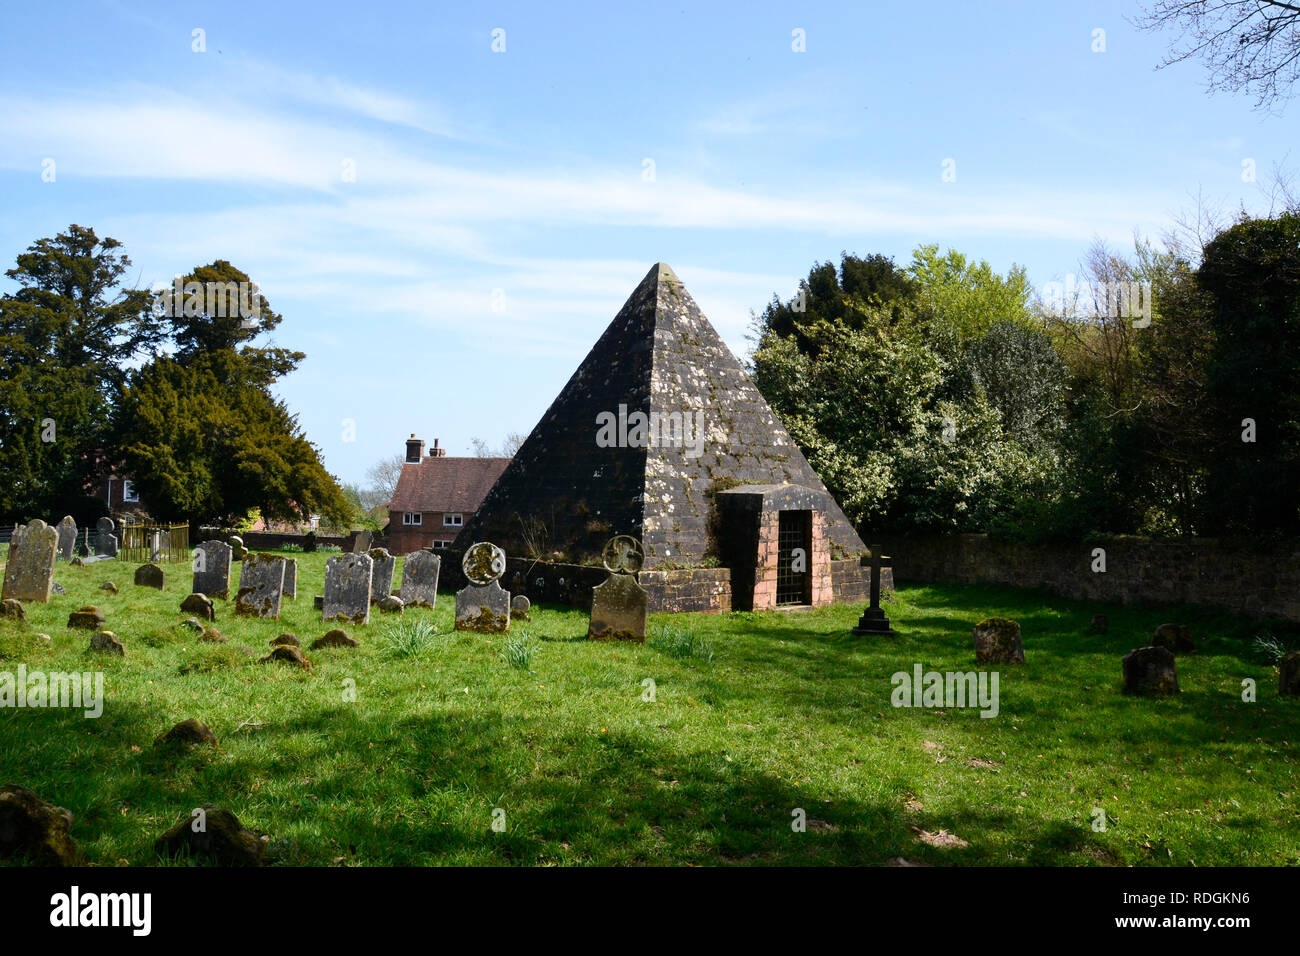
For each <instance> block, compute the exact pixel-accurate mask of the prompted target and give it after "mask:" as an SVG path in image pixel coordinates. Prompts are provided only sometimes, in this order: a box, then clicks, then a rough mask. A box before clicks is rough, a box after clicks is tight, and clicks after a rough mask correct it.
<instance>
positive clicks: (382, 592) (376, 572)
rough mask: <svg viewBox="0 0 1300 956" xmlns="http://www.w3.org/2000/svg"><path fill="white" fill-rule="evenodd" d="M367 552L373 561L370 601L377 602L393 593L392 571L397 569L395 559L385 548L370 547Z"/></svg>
mask: <svg viewBox="0 0 1300 956" xmlns="http://www.w3.org/2000/svg"><path fill="white" fill-rule="evenodd" d="M367 554H369V555H370V560H371V561H373V562H374V565H373V570H372V571H371V572H370V574H371V577H370V603H371V604H378V603H379V602H380V601H382V600H383V599H384V598H386V597H388V596H389V595H391V594H392V593H393V572H394V571H395V570H397V559H396V558H395V557H393V556H392V555H391V554H389V553H388V549H387V548H371V549H370V550H369V551H368V552H367Z"/></svg>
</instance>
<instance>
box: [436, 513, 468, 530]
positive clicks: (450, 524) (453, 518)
mask: <svg viewBox="0 0 1300 956" xmlns="http://www.w3.org/2000/svg"><path fill="white" fill-rule="evenodd" d="M442 526H443V527H444V528H463V527H464V526H465V515H464V514H462V513H461V512H459V511H449V512H447V513H446V514H444V515H443V516H442Z"/></svg>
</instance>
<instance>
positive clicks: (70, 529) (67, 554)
mask: <svg viewBox="0 0 1300 956" xmlns="http://www.w3.org/2000/svg"><path fill="white" fill-rule="evenodd" d="M57 530H58V532H59V557H60V558H62V559H63V560H64V561H71V560H72V557H73V552H74V551H75V550H76V547H77V522H76V521H74V520H73V518H72V515H64V516H63V520H62V521H60V522H59V524H58V528H57Z"/></svg>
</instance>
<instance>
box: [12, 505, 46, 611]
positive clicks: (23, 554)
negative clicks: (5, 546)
mask: <svg viewBox="0 0 1300 956" xmlns="http://www.w3.org/2000/svg"><path fill="white" fill-rule="evenodd" d="M58 552H59V533H58V532H57V531H55V530H54V529H53V528H51V527H50V526H49V525H47V524H46V523H45V522H44V521H42V520H41V519H40V518H36V519H35V520H33V521H30V522H28V523H27V525H26V526H24V527H21V528H19V529H18V530H17V531H15V532H14V536H13V539H12V540H11V541H10V542H9V560H8V563H7V564H6V565H5V579H4V585H3V587H2V588H0V598H13V599H14V600H17V601H37V602H39V603H41V604H48V603H49V601H50V589H51V588H52V587H53V586H54V562H55V560H56V556H57V555H58Z"/></svg>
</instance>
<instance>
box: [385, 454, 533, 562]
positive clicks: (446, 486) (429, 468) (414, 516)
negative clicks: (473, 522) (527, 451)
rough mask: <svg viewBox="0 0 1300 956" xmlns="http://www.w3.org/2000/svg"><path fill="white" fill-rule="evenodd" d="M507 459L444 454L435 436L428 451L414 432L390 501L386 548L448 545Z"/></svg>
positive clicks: (404, 551) (394, 550)
mask: <svg viewBox="0 0 1300 956" xmlns="http://www.w3.org/2000/svg"><path fill="white" fill-rule="evenodd" d="M508 464H510V459H509V458H448V457H447V449H445V448H439V447H438V439H436V438H435V439H434V440H433V449H432V450H431V451H430V452H429V454H427V455H426V454H425V453H424V442H423V441H422V440H421V439H418V438H416V437H415V436H414V435H412V436H411V437H410V438H409V439H407V442H406V462H405V464H403V465H402V474H401V477H399V478H398V480H397V490H396V491H395V492H393V499H392V501H390V502H389V503H388V529H387V532H386V537H387V541H388V543H387V547H388V550H389V551H390V552H392V553H393V554H409V553H410V552H412V551H418V550H420V549H421V548H445V547H447V546H448V545H450V544H451V542H452V541H454V540H455V539H456V535H458V534H459V533H460V530H461V528H463V527H464V526H465V524H466V523H467V522H468V521H469V519H470V518H472V517H474V512H476V511H478V506H479V505H480V504H482V502H483V499H484V498H485V497H487V493H488V491H490V490H491V488H492V486H493V485H494V484H496V480H497V479H498V478H500V477H501V473H502V472H503V471H505V470H506V465H508Z"/></svg>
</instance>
